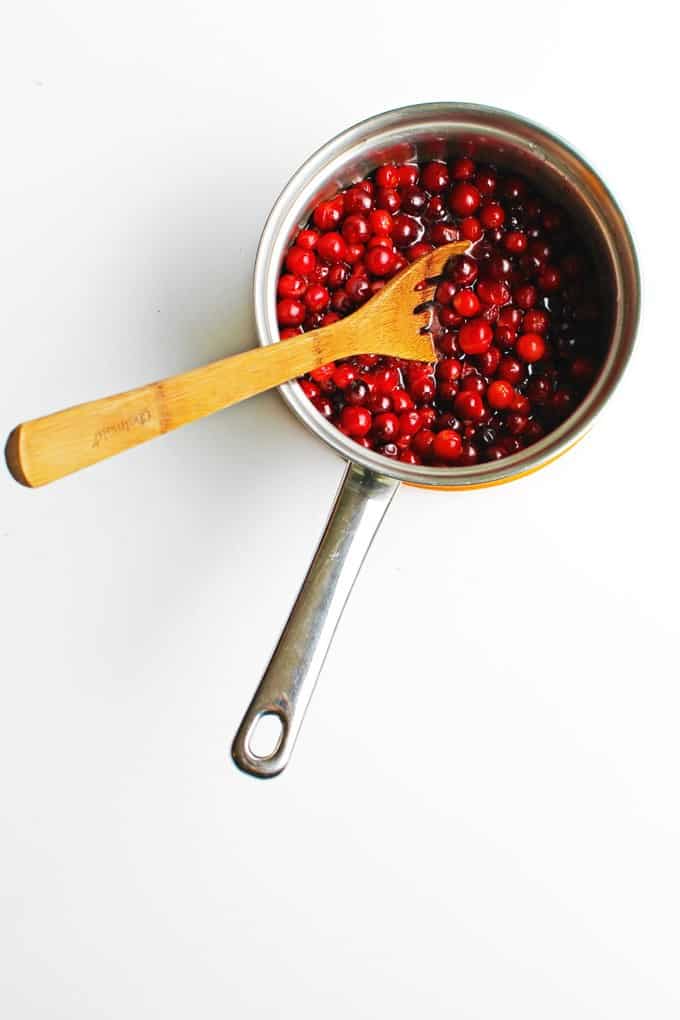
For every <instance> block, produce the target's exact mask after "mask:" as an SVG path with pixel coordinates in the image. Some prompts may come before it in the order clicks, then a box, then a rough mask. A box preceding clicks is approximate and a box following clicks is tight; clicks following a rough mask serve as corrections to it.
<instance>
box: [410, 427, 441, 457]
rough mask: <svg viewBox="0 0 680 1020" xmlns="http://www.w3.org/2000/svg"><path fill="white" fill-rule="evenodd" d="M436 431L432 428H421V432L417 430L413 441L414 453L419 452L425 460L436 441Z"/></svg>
mask: <svg viewBox="0 0 680 1020" xmlns="http://www.w3.org/2000/svg"><path fill="white" fill-rule="evenodd" d="M434 435H435V434H434V432H432V431H431V430H430V429H421V430H420V432H416V434H415V436H414V437H413V440H412V442H411V447H412V448H413V451H414V453H417V454H418V456H419V457H422V458H423V460H425V459H426V458H427V457H428V456H429V455H430V450H431V449H432V444H433V442H434Z"/></svg>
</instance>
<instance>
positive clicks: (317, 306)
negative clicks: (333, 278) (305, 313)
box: [304, 283, 330, 312]
mask: <svg viewBox="0 0 680 1020" xmlns="http://www.w3.org/2000/svg"><path fill="white" fill-rule="evenodd" d="M329 301H330V295H329V293H328V291H327V290H326V288H325V287H322V286H321V284H320V283H312V284H310V285H309V287H308V288H307V292H306V294H305V296H304V302H305V304H306V305H307V307H308V308H309V309H311V311H313V312H320V311H322V310H323V309H324V308H325V307H326V306H327V304H328V302H329Z"/></svg>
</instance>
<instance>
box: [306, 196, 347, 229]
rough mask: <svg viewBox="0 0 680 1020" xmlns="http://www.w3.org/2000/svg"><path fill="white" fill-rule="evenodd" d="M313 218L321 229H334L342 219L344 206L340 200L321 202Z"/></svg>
mask: <svg viewBox="0 0 680 1020" xmlns="http://www.w3.org/2000/svg"><path fill="white" fill-rule="evenodd" d="M312 219H313V220H314V223H315V224H316V226H317V227H318V228H319V230H333V228H334V227H337V225H338V223H339V222H340V220H341V219H342V208H341V206H340V205H339V203H338V202H320V203H319V205H317V207H316V209H315V210H314V215H313V216H312Z"/></svg>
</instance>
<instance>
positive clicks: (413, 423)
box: [399, 411, 420, 436]
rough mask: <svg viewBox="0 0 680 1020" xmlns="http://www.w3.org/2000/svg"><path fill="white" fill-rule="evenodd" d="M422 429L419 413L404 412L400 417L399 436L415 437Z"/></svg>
mask: <svg viewBox="0 0 680 1020" xmlns="http://www.w3.org/2000/svg"><path fill="white" fill-rule="evenodd" d="M419 428H420V412H419V411H403V412H402V413H401V414H400V415H399V435H400V436H414V435H415V434H416V432H417V431H418V429H419Z"/></svg>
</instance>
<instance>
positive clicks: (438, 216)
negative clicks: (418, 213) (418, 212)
mask: <svg viewBox="0 0 680 1020" xmlns="http://www.w3.org/2000/svg"><path fill="white" fill-rule="evenodd" d="M446 214H447V210H446V203H445V201H444V199H443V198H442V196H441V195H433V196H432V198H430V199H428V203H427V205H426V206H425V214H424V215H425V219H427V220H433V221H434V220H443V219H444V218H445V217H446ZM455 240H457V238H455V237H454V241H455Z"/></svg>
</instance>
